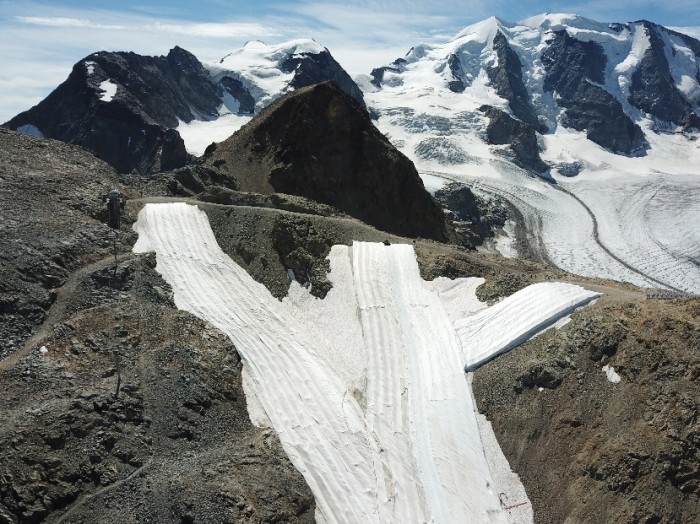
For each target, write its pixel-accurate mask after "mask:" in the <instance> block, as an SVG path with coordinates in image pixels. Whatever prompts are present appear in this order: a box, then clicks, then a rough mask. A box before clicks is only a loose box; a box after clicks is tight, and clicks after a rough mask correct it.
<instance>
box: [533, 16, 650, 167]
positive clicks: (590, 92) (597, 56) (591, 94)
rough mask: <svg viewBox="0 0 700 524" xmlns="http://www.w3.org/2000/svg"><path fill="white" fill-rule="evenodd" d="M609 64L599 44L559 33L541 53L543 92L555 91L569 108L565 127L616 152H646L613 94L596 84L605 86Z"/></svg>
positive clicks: (635, 127)
mask: <svg viewBox="0 0 700 524" xmlns="http://www.w3.org/2000/svg"><path fill="white" fill-rule="evenodd" d="M606 62H607V58H606V56H605V53H604V52H603V48H602V47H601V46H600V44H598V43H596V42H583V41H580V40H577V39H575V38H573V37H571V36H569V34H568V33H567V32H566V30H562V31H556V32H555V33H554V39H553V40H552V41H551V42H550V44H549V47H547V49H545V51H544V52H543V53H542V63H543V65H544V67H545V70H546V72H547V74H546V76H545V79H544V90H545V91H554V92H556V94H557V95H558V100H557V101H558V103H559V105H560V106H562V107H564V108H566V115H565V119H564V121H563V124H564V125H566V126H568V127H572V128H574V129H576V130H578V131H586V136H587V137H588V138H589V139H590V140H592V141H593V142H595V143H596V144H598V145H600V146H602V147H605V148H606V149H609V150H610V151H612V152H614V153H622V154H640V153H643V152H644V151H645V150H646V148H647V147H648V144H647V141H646V139H645V137H644V132H643V131H642V130H641V128H640V127H639V126H638V125H637V124H635V123H634V122H632V120H631V119H630V117H629V116H627V114H626V113H625V112H624V109H623V107H622V104H621V103H620V102H619V101H618V100H617V99H616V98H615V97H614V96H613V95H611V94H610V93H608V92H607V91H605V89H603V88H602V87H600V86H599V85H596V84H603V83H605V75H604V71H605V64H606Z"/></svg>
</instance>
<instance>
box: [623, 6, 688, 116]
mask: <svg viewBox="0 0 700 524" xmlns="http://www.w3.org/2000/svg"><path fill="white" fill-rule="evenodd" d="M641 24H642V27H643V28H644V31H645V32H646V35H647V38H648V39H649V47H648V48H647V49H646V51H645V52H644V56H642V59H641V60H640V62H639V65H638V67H637V69H636V70H635V71H634V73H633V74H632V82H631V84H630V96H629V102H630V104H632V105H633V106H635V107H638V108H639V109H641V110H642V111H644V112H646V113H648V114H650V115H653V116H655V117H656V118H658V119H660V120H663V121H666V122H672V123H674V124H677V125H680V126H683V127H685V128H695V129H698V128H700V116H698V115H697V114H696V113H695V112H694V111H693V106H692V105H691V104H690V102H688V100H686V98H685V97H684V96H683V94H682V93H681V92H680V91H679V90H678V87H677V86H676V84H675V82H674V80H673V75H672V74H671V71H670V69H669V64H668V60H667V58H666V46H665V44H664V41H663V38H662V36H661V34H660V32H661V31H666V30H665V29H664V28H662V27H660V26H657V25H656V24H652V23H651V22H647V21H646V20H643V21H642V22H641ZM682 36H683V40H684V41H685V43H686V44H688V45H689V47H691V49H693V50H694V52H695V55H696V56H700V53H699V51H700V49H699V48H700V42H698V41H697V40H695V39H693V38H690V37H688V36H685V35H682Z"/></svg>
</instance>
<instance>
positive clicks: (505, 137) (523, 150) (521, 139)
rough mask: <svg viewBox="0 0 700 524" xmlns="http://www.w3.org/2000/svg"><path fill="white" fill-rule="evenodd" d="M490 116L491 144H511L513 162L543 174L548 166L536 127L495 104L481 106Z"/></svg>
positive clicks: (488, 127)
mask: <svg viewBox="0 0 700 524" xmlns="http://www.w3.org/2000/svg"><path fill="white" fill-rule="evenodd" d="M479 110H480V111H482V112H483V113H484V114H485V115H486V116H487V117H488V118H489V124H488V126H487V127H486V138H487V140H488V142H489V144H494V145H509V146H510V149H511V151H512V152H513V163H515V164H516V165H517V166H520V167H522V168H523V169H526V170H528V171H532V172H533V173H537V174H541V173H543V172H545V171H547V169H548V166H547V164H545V163H544V162H543V161H542V159H541V158H540V150H539V145H538V143H537V133H536V132H535V128H534V127H533V126H531V125H529V124H526V123H524V122H521V121H520V120H517V119H515V118H513V117H512V116H510V115H509V114H508V113H506V112H505V111H503V110H501V109H498V108H495V107H493V106H486V105H485V106H481V107H480V108H479Z"/></svg>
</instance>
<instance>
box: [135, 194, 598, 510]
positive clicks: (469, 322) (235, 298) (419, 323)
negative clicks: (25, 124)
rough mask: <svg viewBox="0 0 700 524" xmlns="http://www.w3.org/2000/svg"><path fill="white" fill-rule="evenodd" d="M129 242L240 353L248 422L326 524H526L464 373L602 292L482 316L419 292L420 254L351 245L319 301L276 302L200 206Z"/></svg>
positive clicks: (466, 301)
mask: <svg viewBox="0 0 700 524" xmlns="http://www.w3.org/2000/svg"><path fill="white" fill-rule="evenodd" d="M134 229H135V230H136V231H137V232H138V234H139V239H138V242H137V244H136V245H135V246H134V251H135V252H137V253H143V252H148V251H155V253H156V255H157V268H156V269H157V270H158V272H159V273H161V274H162V275H163V277H164V279H165V280H166V281H167V282H168V283H169V284H170V285H171V286H172V289H173V292H174V295H175V303H176V305H177V307H178V308H180V309H183V310H186V311H189V312H190V313H192V314H194V315H196V316H198V317H200V318H202V319H204V320H206V321H209V322H211V323H212V324H214V325H215V326H216V327H218V328H219V329H221V330H222V331H223V332H224V333H226V334H227V335H228V336H229V337H230V338H231V340H232V341H233V342H234V344H235V345H236V348H237V349H238V351H239V353H240V355H241V358H242V360H243V363H244V385H245V387H246V396H247V398H248V404H249V410H250V411H251V420H253V421H254V422H256V423H263V422H265V423H268V424H269V425H270V426H271V427H272V428H274V430H275V431H276V432H277V434H278V435H279V438H280V441H281V443H282V445H283V446H284V449H285V451H286V452H287V454H288V455H289V457H290V459H291V460H292V462H293V463H294V465H295V466H296V467H297V469H298V470H299V471H300V472H301V473H302V474H303V475H304V477H305V479H306V481H307V483H308V484H309V486H310V488H311V490H312V491H313V493H314V496H315V498H316V504H317V520H318V521H319V522H328V523H335V522H353V523H367V522H386V523H394V522H407V523H408V522H417V523H418V522H444V523H449V522H532V509H531V506H530V504H529V501H528V500H527V496H526V494H525V491H524V489H523V488H522V484H520V482H519V480H518V478H517V476H515V475H514V474H513V473H512V472H511V471H510V468H509V467H508V465H507V462H505V458H504V457H503V455H502V453H501V452H500V449H498V446H497V444H496V441H495V437H494V436H493V433H492V432H491V430H490V425H489V424H488V423H486V422H485V421H484V420H483V418H482V419H480V418H479V417H478V414H477V413H476V410H475V407H474V401H473V398H472V395H471V390H470V386H469V384H468V381H467V376H465V373H464V368H465V364H469V363H470V362H471V363H472V364H471V365H472V366H473V365H475V364H476V363H477V361H484V360H486V359H488V358H492V357H493V355H494V354H496V353H498V352H500V351H503V350H506V349H508V348H510V347H512V346H513V345H514V344H515V343H517V342H519V341H522V340H525V339H526V338H527V337H529V336H531V335H532V334H534V332H535V331H537V330H539V329H542V328H545V327H547V326H550V325H552V324H553V323H555V322H556V321H557V320H559V319H561V318H562V317H563V316H565V315H566V314H568V313H570V312H571V311H572V310H573V309H574V308H576V307H579V306H581V305H583V304H586V303H588V302H589V301H590V300H592V299H593V298H595V297H596V296H597V295H596V294H595V293H592V292H589V291H586V290H584V289H582V288H580V287H579V286H575V285H570V284H538V285H537V286H531V287H530V288H526V289H525V290H523V291H521V292H520V293H517V294H515V295H513V296H512V297H509V298H508V299H505V300H504V301H502V302H501V303H499V304H497V305H496V306H492V307H490V308H486V307H485V304H482V303H480V302H479V301H478V300H477V299H476V297H475V289H476V287H477V286H478V285H479V284H480V283H481V280H480V279H461V280H456V281H450V280H447V279H437V280H436V281H434V282H429V283H428V282H424V281H423V280H422V279H421V278H420V275H419V271H418V265H417V262H416V259H415V254H414V252H413V248H412V246H409V245H392V246H384V245H383V244H373V243H363V242H355V243H354V244H353V246H352V247H348V246H334V247H333V249H332V250H331V254H330V257H329V258H330V262H331V273H330V275H329V276H330V278H331V280H332V282H333V289H332V290H331V291H330V292H329V293H328V295H327V297H326V299H324V300H318V299H315V298H314V297H312V296H311V295H310V294H309V293H308V292H307V291H306V290H305V289H303V288H301V287H300V286H299V285H298V284H297V283H295V282H292V283H291V288H290V292H289V296H288V297H287V298H286V299H284V300H283V301H281V302H280V301H278V300H276V299H274V298H273V297H272V296H271V295H270V293H269V292H268V291H267V289H266V288H265V287H264V286H263V285H262V284H259V283H257V282H255V281H254V280H253V279H252V278H251V277H250V276H249V275H248V274H247V273H246V272H245V271H244V270H243V269H242V268H241V267H239V266H237V265H236V264H235V263H234V262H233V261H232V260H231V259H230V258H229V257H228V256H227V255H226V254H225V253H223V251H222V250H221V249H220V248H219V246H218V244H217V242H216V239H215V237H214V234H213V232H212V230H211V228H210V226H209V222H208V219H207V217H206V214H205V213H204V212H203V211H201V210H199V209H198V208H197V207H195V206H190V205H187V204H184V203H175V204H147V205H146V206H145V207H144V208H143V209H142V210H141V212H140V213H139V218H138V221H137V223H136V224H135V225H134ZM499 497H500V498H499ZM501 499H503V500H507V501H508V504H509V505H507V506H506V505H502V504H501V502H500V500H501ZM510 506H516V507H515V508H510ZM509 508H510V509H509Z"/></svg>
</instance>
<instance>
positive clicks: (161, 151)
mask: <svg viewBox="0 0 700 524" xmlns="http://www.w3.org/2000/svg"><path fill="white" fill-rule="evenodd" d="M104 81H110V82H111V83H113V84H116V86H117V91H116V94H115V96H114V98H113V99H112V101H109V102H107V101H104V100H102V99H101V96H102V94H103V93H102V90H101V89H100V84H101V83H102V82H104ZM221 95H222V89H221V87H220V86H219V85H217V84H215V83H214V82H212V81H211V79H210V78H209V73H208V72H207V71H206V69H204V67H203V66H202V64H201V63H200V62H199V61H198V60H197V59H196V58H195V57H194V56H193V55H192V54H191V53H189V52H187V51H185V50H184V49H181V48H179V47H175V48H173V49H172V50H171V51H170V52H169V53H168V55H167V56H159V57H148V56H140V55H137V54H135V53H121V52H120V53H108V52H98V53H93V54H92V55H89V56H88V57H86V58H84V59H83V60H81V61H80V62H78V63H77V64H75V66H73V70H72V72H71V74H70V75H69V76H68V79H67V80H66V81H65V82H63V83H62V84H61V85H60V86H58V87H57V88H56V89H55V90H54V91H53V92H52V93H51V94H50V95H49V96H48V97H46V98H45V99H44V100H42V101H41V102H40V103H39V104H38V105H36V106H35V107H33V108H32V109H30V110H28V111H25V112H24V113H20V114H19V115H17V116H16V117H14V118H13V119H12V120H10V121H9V122H7V123H6V124H5V126H6V127H9V128H11V129H18V128H21V127H22V126H25V125H33V126H35V127H36V128H38V129H39V131H40V132H41V133H42V134H43V135H44V136H45V137H47V138H55V139H57V140H61V141H64V142H69V143H72V144H77V145H80V146H83V147H85V148H86V149H89V150H91V151H93V152H95V153H96V154H98V155H99V156H100V157H101V158H103V159H104V160H105V161H106V162H108V163H109V164H110V165H112V166H113V167H114V168H115V169H116V170H117V171H119V172H130V171H132V170H134V169H135V170H137V171H139V172H149V171H165V170H168V169H173V168H176V167H180V166H182V165H184V164H185V163H186V162H187V161H188V160H189V155H188V154H187V152H186V151H185V145H184V142H183V141H182V139H181V138H180V135H179V133H178V132H177V131H175V130H172V129H169V128H172V127H175V126H177V124H178V119H180V120H183V121H185V122H189V121H191V120H192V119H193V118H195V116H198V115H205V116H207V115H208V116H213V115H215V114H216V109H217V107H218V106H219V104H220V103H221ZM193 112H194V113H196V114H193Z"/></svg>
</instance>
